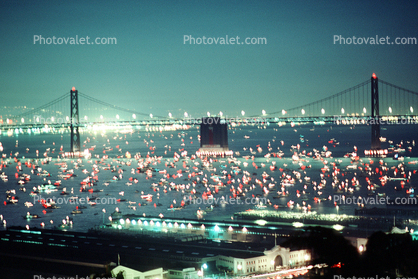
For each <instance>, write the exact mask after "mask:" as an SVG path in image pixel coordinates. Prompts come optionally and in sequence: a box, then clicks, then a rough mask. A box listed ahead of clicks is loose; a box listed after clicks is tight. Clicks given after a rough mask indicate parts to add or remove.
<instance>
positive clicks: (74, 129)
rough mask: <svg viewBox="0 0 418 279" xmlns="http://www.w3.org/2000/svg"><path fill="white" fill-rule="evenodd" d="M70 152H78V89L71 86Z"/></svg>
mask: <svg viewBox="0 0 418 279" xmlns="http://www.w3.org/2000/svg"><path fill="white" fill-rule="evenodd" d="M70 94H71V98H70V101H71V109H70V113H71V120H70V121H71V122H70V123H71V125H70V128H71V152H80V133H79V132H78V124H79V117H78V91H77V90H76V89H75V87H73V88H72V89H71V92H70Z"/></svg>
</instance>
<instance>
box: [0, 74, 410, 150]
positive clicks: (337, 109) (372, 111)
mask: <svg viewBox="0 0 418 279" xmlns="http://www.w3.org/2000/svg"><path fill="white" fill-rule="evenodd" d="M68 103H70V104H71V106H69V105H68ZM417 106H418V93H417V92H413V91H411V90H408V89H404V88H402V87H399V86H396V85H394V84H391V83H389V82H385V81H382V80H379V79H378V78H377V77H376V75H375V74H373V75H372V77H371V78H370V79H369V80H367V81H365V82H362V83H360V84H358V85H356V86H353V87H351V88H349V89H346V90H344V91H341V92H339V93H336V94H334V95H332V96H329V97H326V98H323V99H320V100H317V101H315V102H312V103H308V104H304V105H301V106H297V107H294V108H290V109H285V108H283V109H280V110H278V111H276V112H272V113H266V112H265V111H262V113H261V114H260V115H252V116H245V112H244V111H242V118H241V119H235V121H238V122H240V121H242V122H248V123H260V122H266V121H268V122H276V123H280V122H286V123H290V122H308V123H325V122H335V121H336V120H337V121H342V122H344V121H351V122H353V121H356V122H354V123H361V122H362V123H365V121H368V120H370V119H389V118H390V119H395V120H396V119H412V120H414V121H415V120H418V119H417V113H416V111H417V110H418V107H417ZM205 116H206V115H205ZM219 116H221V117H222V114H221V113H220V115H219ZM4 118H5V117H4V116H3V119H1V120H0V124H1V126H0V127H1V128H2V129H3V130H7V129H9V130H10V129H16V128H22V129H25V128H33V127H38V128H42V127H44V126H45V125H48V126H49V127H64V128H65V127H68V128H70V129H71V132H72V136H71V138H72V146H73V143H74V144H75V145H77V143H78V141H79V138H78V139H77V137H78V128H79V127H89V126H93V125H111V126H118V127H123V126H127V125H131V126H147V125H184V124H186V125H194V124H200V123H199V122H196V120H195V119H191V118H189V117H188V115H187V114H186V113H185V115H184V117H182V118H175V117H173V116H172V115H171V113H170V114H169V115H167V116H160V115H153V114H151V113H145V112H139V111H134V110H131V109H126V108H123V107H119V106H116V105H112V104H110V103H107V102H105V101H103V100H99V99H96V98H93V97H90V96H88V95H86V94H84V93H81V92H78V91H77V90H76V89H75V88H74V87H73V88H72V89H71V91H70V94H68V92H67V93H65V94H64V95H62V96H60V97H58V98H57V99H55V100H53V101H50V102H49V103H47V104H45V105H43V106H41V107H38V108H36V109H33V110H30V111H27V112H24V113H22V114H19V115H14V116H9V117H8V118H6V119H4ZM360 121H361V122H360ZM379 136H380V126H379V125H378V124H377V125H372V149H378V148H379V146H380V143H378V138H379ZM78 145H79V144H78ZM72 149H73V148H72Z"/></svg>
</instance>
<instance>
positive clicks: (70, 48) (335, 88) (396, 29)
mask: <svg viewBox="0 0 418 279" xmlns="http://www.w3.org/2000/svg"><path fill="white" fill-rule="evenodd" d="M417 14H418V4H417V2H416V1H255V0H254V1H225V0H222V1H201V0H198V1H174V0H152V1H143V0H140V1H126V0H122V1H115V0H113V1H85V0H83V1H63V0H59V1H40V0H39V1H38V0H37V1H33V0H30V1H4V0H3V1H1V2H0V34H1V39H0V75H1V78H0V88H1V95H0V96H1V104H2V106H4V105H8V106H14V105H27V106H30V107H37V106H40V105H43V104H44V103H47V102H48V101H51V100H53V99H55V98H56V97H58V96H61V95H63V94H64V93H65V92H69V91H70V89H71V87H72V86H75V87H76V88H77V89H78V90H79V91H80V92H83V93H85V94H87V95H90V96H92V97H95V98H98V99H102V100H104V101H106V102H109V103H112V104H115V105H118V106H121V107H125V108H129V109H134V110H136V111H140V112H144V113H153V114H154V115H167V114H168V112H172V114H173V115H174V116H181V115H182V114H183V112H184V111H187V112H188V113H189V114H190V115H192V116H196V117H199V116H202V115H205V114H206V112H207V111H209V112H211V113H212V114H216V113H218V112H219V111H223V112H224V115H228V116H231V117H233V116H237V115H239V114H240V111H241V110H245V111H246V114H247V115H251V114H260V113H261V110H262V109H264V110H266V111H267V112H272V111H280V110H281V109H287V108H291V107H295V106H298V105H302V104H304V103H308V102H311V101H315V100H317V99H321V98H323V97H326V96H330V95H332V94H335V93H337V92H340V91H342V90H344V89H347V88H349V87H351V86H354V85H357V84H359V83H361V82H363V81H365V80H367V79H369V78H370V76H371V74H372V73H373V72H375V73H376V74H377V75H378V77H379V78H380V79H382V80H385V81H388V82H391V83H393V84H396V85H398V86H401V87H405V88H407V89H410V90H413V91H418V83H417V72H418V52H417V50H418V45H396V44H393V45H365V44H363V45H353V44H351V45H342V44H341V45H340V44H334V43H333V37H334V35H341V36H343V37H352V36H356V37H375V36H376V35H377V36H379V37H386V36H389V37H390V40H391V42H393V41H394V40H395V38H396V37H418V29H417V26H418V16H417ZM35 35H41V36H43V37H44V38H47V37H52V36H55V37H75V36H76V35H78V36H79V37H85V36H89V37H90V38H91V40H94V38H96V37H114V38H116V39H117V44H113V45H97V44H96V45H65V44H62V45H53V44H50V45H47V44H42V45H41V44H39V43H36V44H34V36H35ZM184 35H191V36H193V37H195V38H198V37H203V36H206V37H225V36H226V35H228V36H229V37H236V36H239V37H240V38H241V40H242V41H243V40H244V39H245V38H246V37H264V38H266V39H267V44H264V45H245V44H241V45H237V44H235V45H214V44H213V45H203V44H201V45H190V44H184V43H183V36H184Z"/></svg>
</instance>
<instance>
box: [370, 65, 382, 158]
mask: <svg viewBox="0 0 418 279" xmlns="http://www.w3.org/2000/svg"><path fill="white" fill-rule="evenodd" d="M378 83H379V80H378V78H377V76H376V74H375V73H373V75H372V77H371V85H372V92H371V93H372V121H373V122H372V146H371V148H372V150H377V149H380V116H379V88H378Z"/></svg>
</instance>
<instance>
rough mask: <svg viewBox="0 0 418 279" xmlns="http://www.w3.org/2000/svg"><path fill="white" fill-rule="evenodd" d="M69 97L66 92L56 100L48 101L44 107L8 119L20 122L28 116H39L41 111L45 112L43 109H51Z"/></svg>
mask: <svg viewBox="0 0 418 279" xmlns="http://www.w3.org/2000/svg"><path fill="white" fill-rule="evenodd" d="M69 97H70V95H69V94H68V92H67V93H65V94H64V95H62V96H60V97H58V98H56V99H55V100H52V101H50V102H49V103H46V104H44V105H42V106H40V107H37V108H34V109H32V110H29V111H27V112H24V113H21V114H18V115H14V116H12V117H10V119H17V120H20V119H21V118H25V117H26V116H28V115H30V116H33V117H35V116H36V115H40V113H38V112H40V111H42V110H45V109H47V108H49V107H52V106H53V105H55V104H57V103H59V102H61V101H63V100H65V99H67V98H69ZM34 122H35V121H34Z"/></svg>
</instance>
